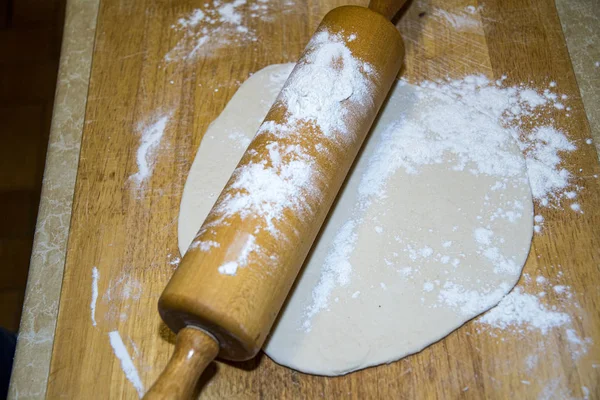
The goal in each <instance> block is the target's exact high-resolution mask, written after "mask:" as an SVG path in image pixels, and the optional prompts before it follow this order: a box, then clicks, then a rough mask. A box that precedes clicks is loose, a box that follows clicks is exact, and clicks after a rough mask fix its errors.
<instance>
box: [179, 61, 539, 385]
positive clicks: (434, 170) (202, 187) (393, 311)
mask: <svg viewBox="0 0 600 400" xmlns="http://www.w3.org/2000/svg"><path fill="white" fill-rule="evenodd" d="M292 67H293V65H292V64H282V65H273V66H269V67H266V68H264V69H262V70H261V71H258V72H257V73H255V74H254V75H253V76H252V77H250V78H249V79H248V80H247V81H246V82H245V83H244V84H243V85H242V86H241V87H240V89H239V90H238V91H237V93H236V94H235V95H234V97H233V98H232V99H231V101H230V102H229V104H228V105H227V107H226V108H225V110H224V111H223V112H222V114H221V115H220V116H219V117H218V118H217V119H216V120H215V121H214V122H213V123H212V124H211V125H210V127H209V129H208V130H207V132H206V134H205V135H204V138H203V140H202V143H201V145H200V148H199V150H198V153H197V155H196V158H195V160H194V163H193V165H192V168H191V171H190V174H189V177H188V180H187V182H186V185H185V189H184V193H183V198H182V202H181V211H180V216H179V248H180V250H181V253H182V254H184V253H185V250H186V249H187V247H188V246H189V244H190V243H191V241H192V239H193V237H194V235H195V234H196V232H197V230H198V229H199V227H200V226H201V224H202V222H203V220H204V218H205V217H206V215H207V214H208V212H209V211H210V208H211V207H212V205H213V204H214V201H215V200H216V198H217V196H218V194H219V193H220V191H221V189H222V188H223V187H224V185H225V183H226V182H227V180H228V178H229V176H230V175H231V172H232V171H233V169H234V168H235V166H236V164H237V163H238V161H239V160H240V158H241V156H242V154H243V152H244V150H245V148H246V146H247V145H248V144H249V143H250V140H251V138H252V137H253V136H254V134H255V132H256V131H257V129H258V127H259V125H260V123H261V122H262V120H263V118H264V116H265V115H266V113H267V111H268V109H269V108H270V106H271V104H272V103H273V101H274V100H275V97H276V96H277V93H278V92H279V90H280V89H281V87H282V86H283V83H284V82H285V79H286V77H287V76H288V74H289V73H290V72H291V69H292ZM419 90H420V91H419V94H417V88H416V87H414V86H411V85H408V84H399V85H396V86H395V87H394V89H393V92H392V94H391V96H390V98H389V100H388V102H387V103H386V105H385V108H384V110H383V111H382V113H381V114H380V117H379V119H378V121H377V124H376V126H375V127H374V129H373V130H372V132H371V134H370V136H369V139H368V141H367V142H366V145H365V146H364V148H363V151H362V153H361V155H360V156H359V159H358V160H357V162H356V163H355V167H354V169H353V171H352V172H351V175H350V176H349V178H348V180H347V184H346V185H345V187H344V189H343V192H342V193H341V194H340V196H339V198H338V201H337V203H336V205H335V207H334V209H333V210H332V211H331V213H330V218H329V219H328V221H327V222H326V225H325V226H324V227H323V230H322V232H321V235H320V236H319V238H318V239H317V242H316V243H315V245H314V246H313V251H312V253H311V255H310V256H309V259H308V260H307V262H306V263H305V266H304V268H303V271H302V272H301V275H300V276H299V279H298V280H297V283H296V285H295V287H294V290H293V292H292V293H291V294H290V297H289V298H288V302H287V303H286V305H285V307H284V310H283V311H282V313H281V315H280V318H279V320H278V322H277V324H276V326H275V328H274V330H273V331H272V334H271V336H270V338H269V340H268V342H267V343H266V345H265V348H264V350H265V352H266V353H267V354H268V355H269V356H270V357H271V358H273V359H274V360H275V361H276V362H278V363H280V364H282V365H285V366H288V367H290V368H293V369H296V370H299V371H302V372H306V373H312V374H319V375H341V374H345V373H348V372H351V371H355V370H358V369H362V368H366V367H369V366H373V365H378V364H382V363H389V362H392V361H395V360H398V359H400V358H402V357H405V356H407V355H409V354H412V353H415V352H418V351H420V350H421V349H423V348H425V347H426V346H428V345H430V344H432V343H434V342H436V341H437V340H439V339H441V338H443V337H444V336H446V335H448V334H449V333H450V332H452V331H453V330H455V329H457V328H458V327H460V326H461V325H462V324H464V323H465V322H466V321H468V320H470V319H471V318H473V317H475V316H476V315H478V314H480V313H482V312H484V311H486V310H487V309H489V308H491V307H492V306H494V305H495V304H497V303H498V302H499V300H500V299H501V298H502V296H504V295H505V294H506V293H508V292H509V291H510V289H511V288H512V287H513V286H514V284H515V283H516V281H517V280H518V278H519V276H520V273H521V269H522V266H523V264H524V262H525V260H526V258H527V254H528V252H529V247H530V243H531V236H532V225H533V205H532V200H531V192H530V188H529V185H528V181H527V175H526V170H525V164H524V163H523V165H522V167H521V168H520V169H519V171H518V173H517V174H516V175H514V176H511V177H507V178H504V179H502V180H499V179H498V177H495V176H492V175H486V174H473V173H471V172H469V171H470V169H469V166H467V167H466V168H463V169H462V170H457V169H456V168H453V166H454V165H455V160H453V155H452V154H451V152H450V153H449V154H446V156H445V158H444V159H443V160H441V161H439V160H438V162H435V163H432V164H428V165H422V166H420V167H419V168H418V171H410V168H396V169H395V170H391V171H386V173H387V175H386V177H385V182H384V183H385V188H384V191H383V192H381V191H380V192H375V195H371V196H370V197H368V196H367V200H365V196H364V193H362V192H364V191H365V190H364V189H365V188H366V187H370V186H368V185H369V184H372V183H373V182H370V181H369V179H373V176H371V175H373V173H374V172H377V171H379V172H381V167H382V165H379V168H380V170H376V169H373V168H374V167H373V165H376V164H377V162H379V163H380V164H381V163H382V162H384V163H385V158H382V157H384V156H386V154H385V151H386V150H389V149H390V148H391V147H390V146H389V143H390V142H389V141H390V140H398V138H394V137H393V135H394V134H395V133H394V130H393V129H392V128H393V126H394V124H398V123H407V122H408V123H410V121H413V120H416V119H417V118H416V117H417V116H418V113H419V112H420V110H421V109H422V108H423V107H426V106H427V102H431V101H444V100H443V99H439V98H436V96H429V97H428V96H427V95H426V94H427V93H426V90H427V89H423V88H419ZM423 91H425V95H424V94H423ZM438 97H439V96H438ZM401 139H402V138H401ZM505 147H506V148H505V149H504V151H505V152H508V154H509V155H511V156H513V157H515V158H516V159H522V155H521V151H520V150H519V148H518V146H517V144H516V143H514V142H510V143H508V145H506V146H505ZM389 156H390V153H389V151H388V153H387V157H389ZM384 166H385V164H384ZM378 176H379V178H377V176H375V178H376V179H380V178H381V176H380V175H378ZM361 188H362V189H361ZM382 193H383V194H382ZM340 271H342V273H341V272H340ZM344 271H345V272H344Z"/></svg>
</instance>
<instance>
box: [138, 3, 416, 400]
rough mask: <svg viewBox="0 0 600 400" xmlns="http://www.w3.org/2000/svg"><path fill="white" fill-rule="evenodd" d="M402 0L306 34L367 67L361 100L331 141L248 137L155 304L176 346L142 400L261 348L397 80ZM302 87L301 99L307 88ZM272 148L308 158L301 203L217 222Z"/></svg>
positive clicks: (352, 12)
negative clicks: (335, 42)
mask: <svg viewBox="0 0 600 400" xmlns="http://www.w3.org/2000/svg"><path fill="white" fill-rule="evenodd" d="M404 1H405V0H400V1H391V0H390V1H383V0H379V1H375V0H373V1H371V2H370V4H369V8H365V7H358V6H343V7H338V8H336V9H334V10H332V11H330V12H329V13H328V14H327V15H326V16H325V18H324V19H323V21H322V23H321V24H320V26H319V27H318V29H317V31H316V33H315V35H317V34H318V33H319V32H328V33H329V34H331V35H335V36H336V37H338V38H343V39H342V40H344V45H345V46H346V47H347V48H348V49H350V51H351V53H352V56H353V57H354V58H355V59H357V60H360V61H361V62H364V63H368V66H369V68H368V69H369V74H368V78H369V80H370V82H371V86H370V87H371V98H370V99H369V101H367V102H365V103H364V104H358V103H356V102H352V101H347V100H341V101H340V107H344V111H346V112H344V113H343V119H344V121H343V122H344V125H345V127H346V128H345V129H346V132H345V134H344V137H345V139H344V140H341V141H340V140H333V139H331V138H327V137H325V136H324V135H323V134H319V132H315V129H318V128H315V124H310V123H298V124H297V126H294V129H295V131H294V134H293V135H287V136H286V135H280V136H277V135H276V134H274V133H269V132H266V133H263V134H258V135H256V136H255V138H254V139H253V141H252V142H251V143H250V145H249V147H248V149H247V150H246V152H245V154H244V156H243V157H242V159H241V161H240V163H239V164H238V166H237V167H236V170H235V171H234V173H233V175H232V178H231V179H230V180H229V182H228V183H227V185H226V186H225V188H224V189H223V191H222V192H221V194H220V196H219V197H218V199H217V201H216V203H215V205H214V206H213V208H212V209H211V211H210V213H209V215H208V216H207V218H206V220H205V221H204V223H203V225H202V227H201V228H200V230H199V232H198V234H197V235H196V237H195V238H194V240H193V242H192V244H191V245H190V247H189V249H188V251H187V253H186V254H185V256H184V257H183V259H182V261H181V263H180V265H179V268H178V269H177V271H176V272H175V273H174V275H173V277H172V278H171V280H170V281H169V283H168V285H167V286H166V288H165V290H164V291H163V293H162V295H161V297H160V299H159V303H158V308H159V312H160V315H161V317H162V319H163V320H164V322H165V323H166V324H167V326H169V328H170V329H172V330H173V331H174V332H176V333H177V342H176V345H175V351H174V353H173V355H172V357H171V359H170V361H169V363H168V365H167V366H166V368H165V370H164V371H163V372H162V374H161V375H160V376H159V378H158V379H157V381H156V382H155V384H154V385H153V386H152V387H151V389H150V390H149V391H148V393H147V394H146V396H145V397H144V398H146V399H165V398H170V399H184V398H190V397H191V396H192V395H193V393H194V390H195V386H196V384H197V381H198V378H199V377H200V375H201V374H202V372H203V371H204V369H205V368H206V366H207V365H208V364H209V363H210V362H211V361H212V360H214V359H215V358H216V357H217V356H218V357H220V358H222V359H225V360H233V361H243V360H248V359H250V358H252V357H254V356H255V355H256V354H257V353H258V351H259V350H260V349H261V347H262V345H263V343H264V341H265V339H266V338H267V335H268V333H269V331H270V329H271V327H272V325H273V323H274V322H275V319H276V317H277V315H278V313H279V311H280V309H281V307H282V305H283V303H284V301H285V299H286V297H287V295H288V293H289V291H290V288H291V287H292V285H293V283H294V280H295V279H296V276H297V275H298V272H299V270H300V268H301V266H302V264H303V263H304V260H305V258H306V256H307V254H308V252H309V251H310V248H311V246H312V244H313V241H314V240H315V238H316V236H317V234H318V232H319V230H320V228H321V226H322V224H323V222H324V220H325V218H326V216H327V213H328V211H329V209H330V207H331V205H332V204H333V202H334V200H335V198H336V196H337V193H338V191H339V190H340V188H341V186H342V184H343V182H344V179H345V178H346V175H347V173H348V171H349V169H350V167H351V166H352V163H353V161H354V159H355V157H356V155H357V154H358V151H359V150H360V147H361V145H362V143H363V141H364V139H365V138H366V136H367V134H368V132H369V130H370V128H371V125H372V124H373V121H374V120H375V117H376V116H377V113H378V111H379V109H380V107H381V105H382V104H383V102H384V100H385V98H386V96H387V94H388V92H389V90H390V88H391V86H392V84H393V82H394V80H395V79H396V77H397V75H398V72H399V70H400V67H401V65H402V60H403V57H404V46H403V43H402V38H401V36H400V34H399V33H398V31H397V29H396V27H395V26H394V25H393V24H392V23H390V22H389V19H391V18H392V17H393V16H394V15H395V14H396V13H397V12H398V11H399V10H400V8H401V7H402V6H403V4H404ZM315 37H316V36H315ZM311 51H314V49H313V48H311V45H310V43H309V46H308V47H307V49H306V50H305V52H304V54H303V55H302V56H301V57H300V60H299V61H298V65H297V66H296V68H295V69H294V70H293V71H292V73H291V75H290V77H289V78H288V81H287V82H286V84H285V85H284V88H283V90H282V93H283V92H284V91H285V90H286V86H287V85H291V84H293V83H291V82H294V76H295V75H296V74H298V68H302V66H303V65H306V64H309V63H310V62H311V61H310V58H309V55H310V52H311ZM363 65H364V64H363ZM310 83H311V82H308V83H307V84H306V87H303V89H302V90H303V93H305V94H306V93H308V94H310V91H311V90H315V88H311V84H310ZM313 86H314V84H313ZM280 97H281V94H280ZM289 115H290V113H289V110H288V109H287V108H286V105H285V102H284V101H280V99H279V98H278V100H277V101H275V103H274V105H273V107H272V108H271V109H270V111H269V113H268V114H267V116H266V118H265V121H264V123H263V126H265V125H269V124H270V126H277V124H282V125H285V124H286V122H288V117H289ZM321 133H322V132H321ZM274 143H276V144H277V146H279V148H286V146H288V147H287V148H289V146H299V148H300V149H301V150H302V154H305V155H308V157H309V159H310V165H311V166H312V169H313V170H314V171H315V173H314V176H315V177H316V178H315V179H313V180H311V184H310V187H299V188H298V193H299V198H298V199H295V201H297V202H300V203H301V206H300V207H295V208H294V207H288V208H284V209H283V211H282V213H281V215H279V216H278V217H277V218H276V219H275V220H272V221H270V222H269V221H267V222H268V223H269V224H270V225H272V226H271V227H270V228H268V227H267V226H266V225H267V222H265V218H261V217H259V216H258V215H254V216H253V215H241V214H239V213H238V214H234V215H227V216H226V217H224V215H223V207H224V206H225V205H226V204H225V203H226V202H227V201H230V200H231V199H232V198H235V196H236V194H240V193H243V190H244V189H243V188H240V187H239V185H236V184H235V179H234V177H236V176H237V175H238V174H239V173H241V171H243V170H244V168H248V166H252V165H254V166H256V165H269V163H273V159H272V158H271V157H272V154H271V153H270V151H271V150H272V149H273V144H274ZM296 148H298V147H296ZM265 190H268V188H267V189H265ZM247 194H248V193H246V195H247ZM273 229H276V232H275V233H274V232H273ZM256 249H260V251H254V250H256ZM240 257H243V258H244V265H243V266H241V265H240V266H239V267H237V268H234V269H233V270H230V269H228V265H229V267H231V266H234V267H236V266H237V264H235V262H236V260H238V259H239V258H240ZM232 263H233V264H232Z"/></svg>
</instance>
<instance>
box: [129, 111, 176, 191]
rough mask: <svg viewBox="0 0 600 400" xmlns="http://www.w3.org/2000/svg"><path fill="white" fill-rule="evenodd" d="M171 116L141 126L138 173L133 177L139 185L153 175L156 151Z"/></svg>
mask: <svg viewBox="0 0 600 400" xmlns="http://www.w3.org/2000/svg"><path fill="white" fill-rule="evenodd" d="M169 117H170V115H169V114H167V115H162V116H160V117H158V118H156V119H155V121H154V122H151V123H150V124H148V125H145V124H140V125H139V126H138V132H139V133H140V144H139V147H138V150H137V153H136V162H137V167H138V172H137V173H135V174H133V175H132V176H131V179H132V180H133V181H134V182H135V183H136V184H137V185H142V184H143V183H144V182H145V181H146V180H147V179H148V178H149V177H150V176H151V175H152V169H153V168H154V162H155V156H156V150H157V149H158V146H159V145H160V141H161V139H162V137H163V134H164V133H165V129H166V127H167V123H168V121H169Z"/></svg>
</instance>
